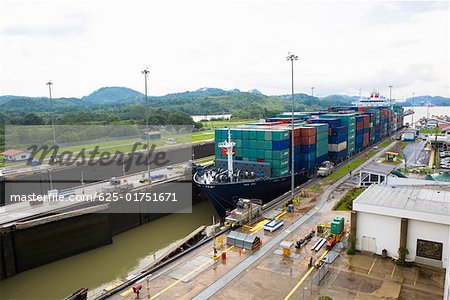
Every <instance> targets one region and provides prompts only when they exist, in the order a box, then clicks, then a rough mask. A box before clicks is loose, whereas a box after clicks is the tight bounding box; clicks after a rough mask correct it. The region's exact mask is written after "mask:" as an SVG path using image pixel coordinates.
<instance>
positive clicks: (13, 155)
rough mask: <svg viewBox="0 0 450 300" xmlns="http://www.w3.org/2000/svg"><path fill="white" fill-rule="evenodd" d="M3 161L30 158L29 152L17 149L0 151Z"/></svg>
mask: <svg viewBox="0 0 450 300" xmlns="http://www.w3.org/2000/svg"><path fill="white" fill-rule="evenodd" d="M2 154H3V157H4V158H5V161H21V160H27V159H28V158H30V155H31V153H29V152H25V151H22V150H17V149H9V150H6V151H5V152H3V153H2Z"/></svg>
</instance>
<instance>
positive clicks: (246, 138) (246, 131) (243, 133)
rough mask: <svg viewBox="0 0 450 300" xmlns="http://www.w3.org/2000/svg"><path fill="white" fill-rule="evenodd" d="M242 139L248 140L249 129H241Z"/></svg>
mask: <svg viewBox="0 0 450 300" xmlns="http://www.w3.org/2000/svg"><path fill="white" fill-rule="evenodd" d="M242 139H243V140H249V139H250V131H248V130H242Z"/></svg>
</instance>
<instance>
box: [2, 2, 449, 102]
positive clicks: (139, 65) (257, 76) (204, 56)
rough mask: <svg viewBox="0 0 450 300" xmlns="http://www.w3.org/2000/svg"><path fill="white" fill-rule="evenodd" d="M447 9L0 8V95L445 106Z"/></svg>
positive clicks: (291, 5) (229, 5) (279, 5)
mask: <svg viewBox="0 0 450 300" xmlns="http://www.w3.org/2000/svg"><path fill="white" fill-rule="evenodd" d="M448 19H449V6H448V3H447V2H405V1H401V2H392V1H390V2H379V1H376V2H371V1H359V2H336V1H334V2H317V1H314V2H312V1H304V2H280V1H276V2H275V1H267V2H258V1H249V2H226V3H225V2H218V1H208V2H206V1H205V2H191V1H182V2H174V1H164V2H153V1H147V2H143V1H141V2H129V1H126V2H125V1H123V2H121V1H98V2H90V1H89V2H88V1H74V2H67V1H54V2H41V1H32V2H18V1H11V2H8V1H2V2H1V3H0V45H1V46H0V68H1V70H0V95H11V94H12V95H27V96H46V95H47V87H46V86H45V82H46V81H48V80H50V79H51V80H52V81H53V82H54V86H53V94H54V97H71V96H73V97H81V96H84V95H87V94H89V93H91V92H92V91H94V90H96V89H98V88H100V87H103V86H126V87H130V88H132V89H135V90H138V91H141V92H143V77H142V75H141V73H140V71H141V70H143V69H144V68H145V67H148V68H149V70H150V72H151V74H150V77H149V94H150V95H163V94H166V93H172V92H180V91H186V90H196V89H198V88H201V87H218V88H223V89H234V88H237V89H240V90H243V91H246V90H250V89H258V90H260V91H261V92H263V93H264V94H269V95H270V94H287V93H289V92H290V65H289V63H288V62H287V61H286V55H287V53H288V51H291V52H293V53H295V54H297V55H298V56H299V60H298V61H297V62H296V63H295V74H296V77H295V88H296V91H297V92H307V93H310V87H311V86H314V87H315V94H318V95H320V96H325V95H329V94H336V93H345V94H354V95H356V94H358V91H359V89H362V93H363V94H367V93H368V92H370V91H371V90H373V89H378V90H380V91H381V92H382V93H384V94H385V95H386V94H388V88H387V86H388V85H389V84H392V85H394V89H393V93H394V96H395V97H396V98H400V99H401V98H405V97H407V96H408V97H409V96H411V93H412V92H415V94H416V95H423V94H430V95H442V96H449V54H448V53H449V23H448Z"/></svg>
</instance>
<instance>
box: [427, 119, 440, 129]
mask: <svg viewBox="0 0 450 300" xmlns="http://www.w3.org/2000/svg"><path fill="white" fill-rule="evenodd" d="M437 127H438V121H437V120H435V119H428V120H427V125H426V128H429V129H432V128H437Z"/></svg>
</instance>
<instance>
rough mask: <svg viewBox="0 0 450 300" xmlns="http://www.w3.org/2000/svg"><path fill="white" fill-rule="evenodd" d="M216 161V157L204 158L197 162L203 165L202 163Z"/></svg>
mask: <svg viewBox="0 0 450 300" xmlns="http://www.w3.org/2000/svg"><path fill="white" fill-rule="evenodd" d="M213 161H214V157H211V158H208V159H203V160H200V161H198V162H197V164H199V165H202V164H206V163H210V162H213Z"/></svg>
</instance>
